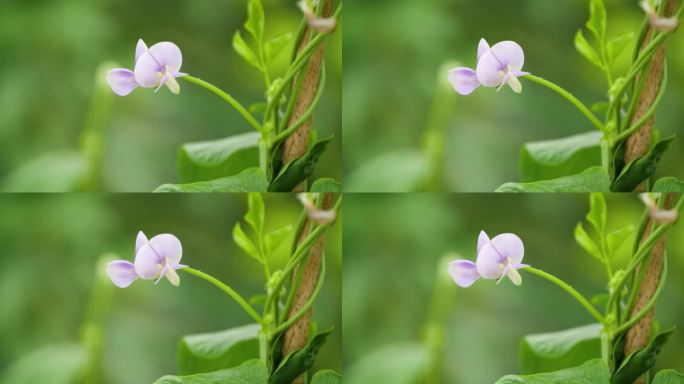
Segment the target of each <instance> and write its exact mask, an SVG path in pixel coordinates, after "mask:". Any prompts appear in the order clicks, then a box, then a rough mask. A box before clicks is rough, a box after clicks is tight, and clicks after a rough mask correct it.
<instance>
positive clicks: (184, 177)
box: [178, 132, 261, 183]
mask: <svg viewBox="0 0 684 384" xmlns="http://www.w3.org/2000/svg"><path fill="white" fill-rule="evenodd" d="M260 137H261V135H260V134H259V133H258V132H250V133H244V134H241V135H236V136H230V137H227V138H225V139H220V140H212V141H203V142H199V143H187V144H183V146H182V147H181V149H180V150H179V152H178V171H179V176H180V182H181V183H193V182H196V181H208V180H213V179H217V178H220V177H226V176H231V175H235V174H237V173H239V172H240V171H242V170H243V169H245V168H249V167H255V166H258V165H259V139H260Z"/></svg>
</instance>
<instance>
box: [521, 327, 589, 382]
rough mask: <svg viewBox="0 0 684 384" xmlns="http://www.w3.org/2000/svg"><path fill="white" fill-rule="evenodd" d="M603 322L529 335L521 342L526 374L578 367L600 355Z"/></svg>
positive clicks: (522, 365)
mask: <svg viewBox="0 0 684 384" xmlns="http://www.w3.org/2000/svg"><path fill="white" fill-rule="evenodd" d="M600 334H601V324H590V325H585V326H582V327H577V328H571V329H566V330H564V331H560V332H551V333H540V334H536V335H527V336H525V337H524V338H523V339H522V342H521V343H520V365H521V368H522V372H523V373H524V374H530V373H535V372H552V371H557V370H559V369H564V368H570V367H575V366H577V365H580V364H582V363H583V362H585V361H587V360H590V359H594V358H600V357H601V337H600Z"/></svg>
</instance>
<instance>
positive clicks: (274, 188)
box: [269, 136, 333, 192]
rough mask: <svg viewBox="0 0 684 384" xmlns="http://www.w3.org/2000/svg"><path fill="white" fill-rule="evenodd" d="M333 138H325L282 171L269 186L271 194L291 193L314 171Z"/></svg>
mask: <svg viewBox="0 0 684 384" xmlns="http://www.w3.org/2000/svg"><path fill="white" fill-rule="evenodd" d="M332 139H333V137H332V136H331V137H328V138H325V139H323V140H321V141H319V142H317V143H316V144H314V145H313V146H311V148H309V150H308V151H307V152H306V153H305V154H304V156H302V157H300V158H297V159H295V160H292V161H291V162H289V163H288V164H287V165H285V167H283V169H282V170H281V171H280V174H278V176H277V177H276V178H275V180H273V182H272V183H271V185H270V186H269V191H270V192H290V191H292V190H293V189H294V188H295V187H296V186H297V185H298V184H299V183H301V182H302V181H304V180H306V179H307V178H308V177H309V176H311V174H312V173H313V171H314V167H315V166H316V162H318V158H319V156H320V155H321V153H323V151H324V150H325V147H326V146H327V145H328V143H330V141H332Z"/></svg>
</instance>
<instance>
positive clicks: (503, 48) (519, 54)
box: [491, 41, 525, 71]
mask: <svg viewBox="0 0 684 384" xmlns="http://www.w3.org/2000/svg"><path fill="white" fill-rule="evenodd" d="M491 52H492V53H493V54H494V55H495V56H496V58H497V59H498V60H499V61H500V62H501V63H503V64H504V65H510V67H511V71H520V70H521V69H522V67H523V65H524V64H525V53H524V52H523V49H522V47H521V46H520V45H519V44H518V43H516V42H515V41H502V42H500V43H496V44H494V46H493V47H492V48H491Z"/></svg>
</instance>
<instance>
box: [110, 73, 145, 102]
mask: <svg viewBox="0 0 684 384" xmlns="http://www.w3.org/2000/svg"><path fill="white" fill-rule="evenodd" d="M107 83H108V84H109V87H110V88H112V91H114V93H116V94H117V95H119V96H126V95H128V94H129V93H131V92H133V90H134V89H135V88H136V87H137V86H138V82H137V81H136V80H135V75H134V74H133V71H131V70H130V69H126V68H114V69H112V70H110V71H109V72H107Z"/></svg>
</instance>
